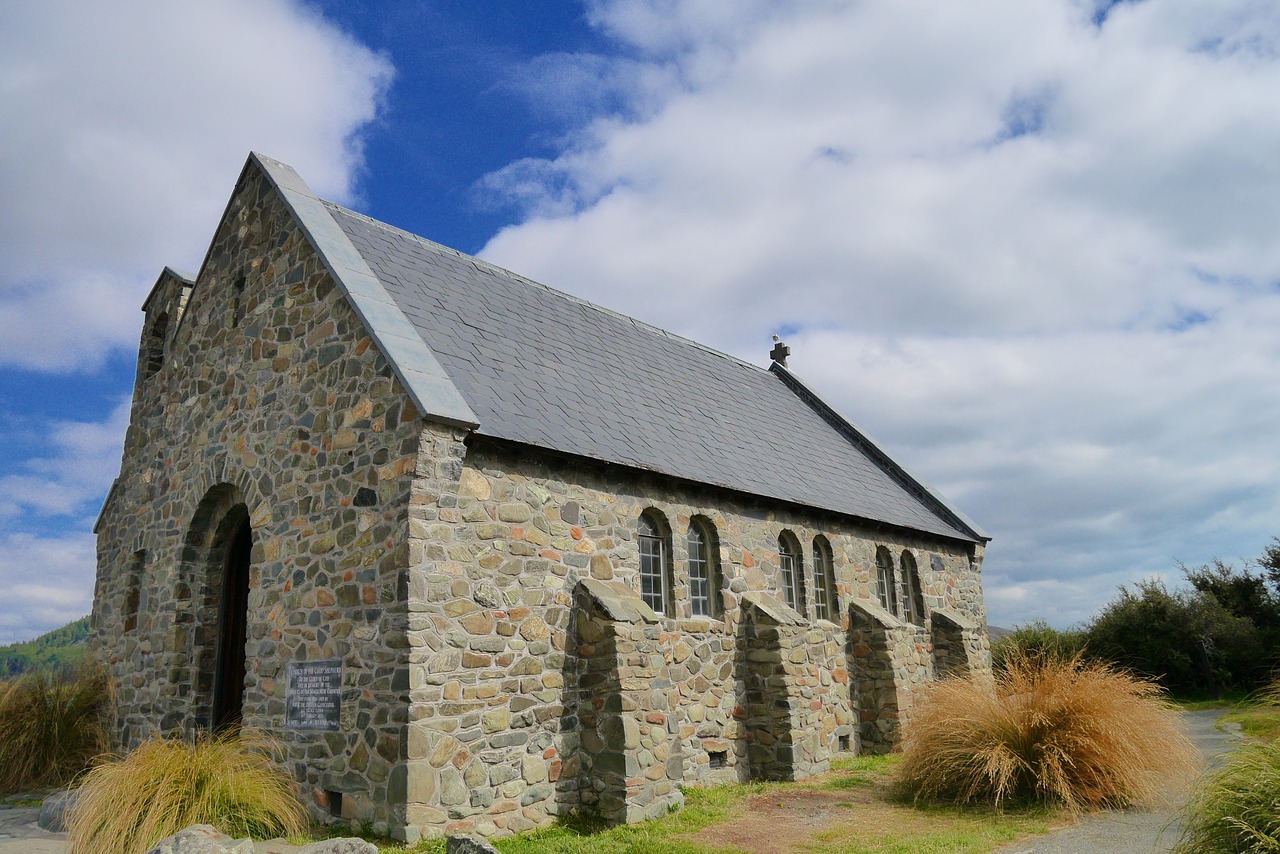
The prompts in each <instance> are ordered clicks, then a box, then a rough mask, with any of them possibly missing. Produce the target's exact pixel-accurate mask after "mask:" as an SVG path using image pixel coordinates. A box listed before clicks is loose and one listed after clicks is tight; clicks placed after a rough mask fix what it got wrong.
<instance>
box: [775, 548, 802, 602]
mask: <svg viewBox="0 0 1280 854" xmlns="http://www.w3.org/2000/svg"><path fill="white" fill-rule="evenodd" d="M778 566H779V569H781V570H782V598H783V599H784V600H785V601H786V603H787V604H788V605H790V606H791V607H792V608H794V609H796V610H797V611H799V612H800V613H801V614H803V613H804V586H803V584H804V582H803V580H802V579H801V576H800V567H801V560H800V547H799V545H798V544H797V543H796V541H795V538H794V537H792V536H791V535H790V534H789V533H787V532H783V534H782V536H781V537H779V538H778Z"/></svg>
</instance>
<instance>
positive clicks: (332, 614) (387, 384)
mask: <svg viewBox="0 0 1280 854" xmlns="http://www.w3.org/2000/svg"><path fill="white" fill-rule="evenodd" d="M186 290H187V289H186V285H185V283H184V282H183V281H182V280H181V279H178V278H176V277H173V276H171V275H168V274H166V275H165V276H163V277H162V278H161V280H160V282H159V284H158V287H157V290H156V291H155V292H154V293H153V295H152V297H151V298H150V299H149V301H148V304H147V317H146V322H145V325H144V329H143V340H142V346H141V347H140V355H139V365H138V371H139V372H138V382H137V389H136V393H135V396H134V404H133V416H132V421H131V425H130V428H129V431H128V435H127V437H126V442H125V452H124V459H123V463H122V466H121V473H120V477H119V478H118V480H117V482H116V486H115V487H114V488H113V490H112V493H111V496H110V498H109V499H108V502H107V505H106V507H105V508H104V512H103V515H102V518H101V520H100V523H99V526H98V534H99V540H98V578H97V590H96V594H95V605H94V630H93V638H92V644H93V648H94V650H95V654H96V655H97V656H98V657H99V658H101V659H102V660H103V661H105V662H106V663H107V664H108V666H109V668H110V672H111V673H112V676H113V678H114V681H115V684H116V692H115V698H116V705H117V718H116V719H117V726H116V730H115V732H114V734H113V742H114V746H115V747H116V748H117V749H123V748H128V747H130V746H134V745H136V744H138V743H139V742H140V741H141V740H142V739H144V738H146V737H148V736H151V735H154V734H158V733H162V732H166V733H168V732H192V731H194V730H195V729H197V728H199V727H202V726H207V725H208V723H209V714H210V703H211V696H210V693H211V690H212V684H211V683H212V673H213V668H214V664H215V657H216V656H215V653H214V649H215V645H216V640H217V634H218V601H219V597H220V593H221V585H222V571H223V561H224V557H225V554H224V553H225V550H226V547H227V538H228V536H229V532H230V531H231V530H233V528H234V525H235V524H238V523H239V521H240V520H242V519H243V518H245V517H247V518H248V519H249V521H250V523H251V526H252V541H253V545H252V553H251V562H252V571H251V575H250V590H249V598H248V616H249V631H248V639H247V649H246V652H247V656H248V673H247V676H246V679H245V688H244V722H245V724H246V725H247V726H249V727H261V728H263V729H265V730H268V731H269V732H271V733H272V734H273V735H275V736H276V737H278V738H281V739H283V742H284V747H285V761H286V765H287V767H288V768H289V769H290V770H292V771H293V772H294V773H295V774H296V776H297V777H298V779H299V780H300V781H301V782H302V783H303V786H304V791H305V792H306V793H307V797H308V799H309V800H311V799H312V797H313V796H314V803H315V805H316V807H315V808H316V813H317V816H320V815H325V814H327V812H328V811H329V809H330V807H331V805H330V804H329V802H328V794H327V793H328V792H338V793H342V794H343V795H344V797H343V799H342V813H343V814H344V815H346V816H348V817H352V818H358V819H361V820H366V821H371V822H373V823H374V825H375V827H377V828H379V829H380V830H386V829H389V828H390V829H394V827H395V826H397V825H402V824H403V815H402V814H401V815H395V814H394V813H395V812H396V810H395V809H394V808H393V806H392V805H394V804H397V803H399V804H403V802H404V797H405V796H404V793H403V791H402V789H403V785H404V782H403V781H404V777H405V769H404V739H403V736H404V731H405V727H406V724H407V718H406V716H407V712H408V704H407V699H406V694H407V691H408V687H409V684H408V676H409V669H408V661H407V653H406V647H407V644H406V631H407V624H406V610H405V604H404V603H405V587H406V576H405V569H406V566H407V562H408V544H407V541H408V505H409V493H410V487H411V484H412V481H413V476H414V475H413V466H414V463H415V460H416V456H417V450H418V434H419V431H420V429H421V419H420V418H419V417H418V415H417V413H415V412H414V411H413V410H412V408H411V407H410V406H408V405H407V404H406V402H405V401H406V397H405V395H404V393H403V391H402V390H401V389H400V387H399V385H398V383H397V382H396V381H395V380H394V379H393V375H392V372H391V371H390V369H389V366H388V365H387V364H386V362H385V360H384V359H383V357H382V356H381V355H380V354H379V353H378V351H377V348H376V347H375V346H373V345H372V343H371V341H370V339H369V338H368V337H367V335H366V334H365V332H364V331H363V329H362V327H361V325H360V323H359V321H358V320H357V318H356V317H355V315H354V314H353V313H352V311H351V310H350V308H349V306H348V304H347V302H346V300H345V298H344V297H343V296H342V294H341V293H340V292H339V291H338V290H337V288H336V287H335V285H334V283H333V282H332V280H331V278H330V276H329V274H328V273H327V272H326V271H325V269H324V267H323V265H322V263H321V261H320V259H319V258H317V256H316V255H315V253H314V252H313V251H312V248H311V246H310V244H309V243H308V241H307V240H306V238H305V237H304V235H303V234H302V233H301V232H300V231H299V230H298V229H297V227H296V226H295V224H294V222H293V220H292V218H291V216H290V215H289V213H288V212H287V210H286V209H285V207H284V206H283V204H282V202H281V201H280V200H279V198H278V197H277V196H276V194H275V192H274V190H273V189H271V188H270V187H269V185H268V183H267V182H266V181H264V180H263V178H262V176H261V175H260V174H258V173H257V171H256V169H254V168H252V167H251V168H249V169H247V170H246V173H245V175H244V177H243V178H242V180H241V183H240V185H239V186H238V187H237V190H236V192H235V195H234V197H233V199H232V201H231V203H230V205H229V207H228V211H227V218H226V220H225V221H224V223H223V225H222V227H221V228H220V230H219V231H218V233H217V235H216V236H215V239H214V242H213V245H212V247H211V249H210V251H209V256H208V260H207V262H206V265H205V267H204V269H203V270H202V271H201V274H200V277H199V281H198V283H197V284H196V285H195V287H194V288H193V289H191V291H190V293H189V294H188V293H187V292H186ZM162 315H163V316H164V323H163V326H164V334H163V336H158V335H156V336H153V334H152V333H153V330H155V329H156V327H157V324H159V323H160V318H161V316H162ZM130 613H132V616H130ZM321 659H338V660H340V661H341V662H342V667H343V673H342V686H343V687H342V704H341V729H340V731H338V732H291V731H287V730H285V728H284V700H285V696H284V693H285V681H284V680H285V672H286V668H287V665H288V664H289V663H290V662H294V661H308V660H321ZM397 779H398V781H399V783H398V788H399V789H401V791H397ZM401 813H402V808H401Z"/></svg>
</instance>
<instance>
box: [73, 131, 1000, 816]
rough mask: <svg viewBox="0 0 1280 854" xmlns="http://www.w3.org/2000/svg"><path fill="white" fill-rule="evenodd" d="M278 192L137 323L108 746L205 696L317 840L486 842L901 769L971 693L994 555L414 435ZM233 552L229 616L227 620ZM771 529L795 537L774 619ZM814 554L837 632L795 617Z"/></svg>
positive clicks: (606, 468) (275, 179) (101, 618)
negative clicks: (915, 601) (301, 699)
mask: <svg viewBox="0 0 1280 854" xmlns="http://www.w3.org/2000/svg"><path fill="white" fill-rule="evenodd" d="M286 168H287V167H286ZM291 174H292V173H287V174H286V173H283V172H281V170H280V167H279V165H278V164H277V165H274V166H273V165H272V163H271V162H270V161H266V160H263V159H261V158H256V156H255V158H251V160H250V163H249V164H248V165H247V166H246V168H245V171H244V173H243V175H242V177H241V179H240V182H239V184H238V185H237V187H236V190H235V193H234V195H233V197H232V199H231V201H230V203H229V205H228V208H227V211H226V214H225V216H224V218H223V220H222V222H221V224H220V226H219V228H218V230H217V232H216V234H215V237H214V240H213V243H212V245H211V247H210V249H209V254H208V256H207V258H206V260H205V263H204V265H203V266H202V268H201V270H200V272H199V275H198V276H197V278H196V279H195V280H188V279H185V278H183V277H182V276H180V275H179V274H177V273H174V272H173V271H171V270H166V271H165V272H164V273H163V274H162V275H161V276H160V278H159V280H158V282H157V284H156V287H155V289H154V290H153V292H152V294H151V296H150V297H149V298H148V300H147V303H146V305H145V307H144V310H145V313H146V319H145V322H144V327H143V333H142V341H141V344H140V348H139V356H138V380H137V386H136V389H135V394H134V400H133V413H132V418H131V423H130V427H129V432H128V435H127V438H126V444H125V451H124V457H123V461H122V464H121V472H120V476H119V477H118V478H117V480H116V483H115V485H114V486H113V488H112V491H111V493H110V495H109V496H108V499H107V502H106V504H105V506H104V508H103V512H102V515H101V517H100V519H99V524H98V526H97V528H96V531H97V534H98V561H99V569H98V579H97V588H96V592H95V605H94V620H93V637H92V645H93V649H94V650H95V654H96V655H97V656H98V657H99V658H100V659H101V660H102V661H104V662H105V663H106V664H107V666H108V667H109V669H110V672H111V674H112V677H113V679H114V682H115V684H116V695H115V697H116V707H117V708H116V711H117V714H116V723H115V729H114V736H113V738H114V741H115V744H116V746H117V747H118V748H120V749H128V748H130V747H134V746H136V745H138V744H139V743H141V741H143V740H144V739H147V738H150V737H153V736H160V735H184V736H190V735H193V734H195V733H197V732H199V731H202V730H204V729H207V728H209V727H210V725H211V724H212V723H213V721H214V714H215V700H216V697H217V696H218V694H219V692H223V694H226V692H228V691H231V692H232V696H233V697H234V696H235V693H236V692H238V691H240V690H241V689H242V691H243V695H242V700H241V712H242V714H241V716H240V723H239V725H241V726H244V727H247V728H252V729H258V730H263V731H266V732H269V733H271V734H272V735H273V736H275V737H277V738H279V739H280V741H281V748H282V755H283V760H282V761H283V762H284V764H285V767H287V768H288V769H289V771H290V772H291V773H292V774H293V775H294V777H295V778H296V780H297V782H298V784H299V787H300V789H301V791H302V792H303V793H304V796H305V798H306V799H307V801H308V802H309V803H310V804H311V806H312V809H313V810H314V814H315V817H316V818H317V819H321V820H335V821H348V820H355V821H361V822H370V823H372V825H373V826H374V828H375V829H376V830H378V831H380V832H385V833H390V834H393V835H395V836H397V837H399V838H402V839H406V840H409V841H413V840H416V839H417V838H418V837H419V836H421V835H424V834H426V835H441V834H446V833H450V834H452V833H477V834H480V835H482V836H490V837H492V836H502V835H506V834H510V833H514V832H519V831H523V830H527V829H530V828H534V827H538V826H542V825H545V824H547V823H549V822H550V821H552V820H554V819H555V818H556V817H557V816H560V815H564V814H566V813H568V812H571V811H576V810H585V811H593V812H597V813H599V814H601V815H602V816H604V817H606V818H607V819H610V820H613V821H619V822H622V821H636V820H641V819H644V818H649V817H654V816H657V815H661V814H663V813H665V812H667V811H668V810H669V809H671V808H673V807H678V806H679V805H680V804H682V803H683V794H682V790H683V789H684V788H685V787H687V786H704V785H714V784H717V783H723V782H735V781H746V780H752V779H771V780H789V779H803V778H806V777H810V776H813V775H815V774H820V773H822V772H824V771H825V770H827V769H828V768H829V767H830V763H831V760H832V758H833V757H835V756H837V755H839V754H840V753H841V752H848V753H856V752H860V751H865V752H882V751H887V750H890V749H892V748H893V746H894V745H895V744H896V743H897V742H898V739H899V738H900V730H901V727H902V726H904V725H907V724H908V722H909V717H910V709H911V706H912V703H913V698H914V697H915V696H916V695H917V693H918V692H919V690H920V689H921V688H922V687H923V686H924V685H926V684H927V683H928V682H929V681H931V680H933V679H935V678H937V677H938V676H940V675H947V674H952V673H970V672H972V673H977V674H982V673H986V672H988V671H989V654H988V647H987V641H986V635H985V630H984V628H983V627H984V625H985V612H984V608H983V602H982V588H981V572H980V567H981V563H982V555H983V546H984V543H985V540H982V539H980V538H968V539H966V538H965V537H961V536H959V535H957V536H944V535H940V534H938V533H936V532H934V533H929V532H924V531H917V530H913V529H911V528H909V527H905V526H902V525H893V524H886V523H884V522H881V521H875V520H870V519H863V518H859V517H856V516H851V515H848V514H842V513H837V512H832V511H829V510H823V509H819V508H815V507H807V506H802V505H799V504H795V503H788V502H783V501H778V500H774V499H769V498H765V497H760V496H755V495H751V494H747V493H744V492H742V491H740V490H734V489H729V488H725V487H721V486H715V485H708V484H702V483H697V482H694V481H690V480H684V479H681V478H678V477H674V476H670V475H668V474H663V473H660V472H655V471H646V470H644V469H642V468H638V467H636V466H633V465H623V464H619V463H616V462H610V461H607V460H601V459H588V458H585V457H579V456H574V455H571V454H565V453H561V452H558V451H555V450H552V449H548V448H540V447H534V446H532V445H529V444H522V443H516V442H510V441H505V440H503V439H501V438H495V437H492V436H487V435H483V434H482V433H481V432H479V431H477V430H476V429H475V424H474V422H471V423H468V421H467V419H466V418H453V417H440V416H437V415H434V414H432V413H431V412H424V411H422V409H420V408H419V407H417V406H415V404H414V400H421V399H422V396H421V395H419V396H418V397H414V395H413V394H410V393H409V390H408V389H407V386H406V384H407V383H410V382H418V379H416V377H418V376H419V375H420V373H421V372H420V371H418V369H414V370H407V369H405V368H404V366H403V365H400V364H398V363H397V362H395V361H394V360H392V359H390V358H389V357H388V356H387V355H386V352H388V351H389V349H388V348H390V349H392V350H394V348H396V347H402V346H404V345H403V343H397V342H403V341H404V339H403V338H396V337H395V336H392V335H389V334H388V333H387V332H386V327H385V326H383V327H381V329H380V330H379V328H371V324H373V326H374V327H377V326H378V324H383V323H385V322H386V321H385V320H379V319H378V318H380V317H383V316H384V315H383V313H385V312H386V311H387V309H385V308H383V307H379V306H372V307H371V305H370V304H369V303H367V302H366V303H361V302H360V299H358V298H357V296H353V294H352V291H351V288H350V285H349V284H348V283H346V281H345V279H344V278H343V277H344V276H345V275H346V273H344V272H343V271H344V270H348V269H353V268H355V267H358V266H359V264H358V263H357V262H356V261H355V260H352V258H351V257H350V256H342V257H343V258H345V259H346V260H335V258H337V257H338V256H339V255H340V253H341V252H342V251H346V250H344V249H343V248H342V247H341V246H339V247H337V248H335V247H334V246H333V245H329V244H325V242H324V240H323V239H322V238H321V237H318V236H317V235H320V234H321V233H322V228H321V226H322V225H323V223H322V222H321V223H319V224H317V222H318V221H317V220H316V219H315V218H314V217H315V216H316V214H315V213H314V207H313V208H307V207H306V203H307V199H306V198H305V197H303V196H299V195H298V194H297V193H294V195H290V190H289V185H288V176H289V175H291ZM282 175H284V177H283V178H282V177H281V176H282ZM294 178H296V176H294ZM300 199H301V201H300ZM308 210H311V211H312V212H311V213H308V212H307V211H308ZM393 319H394V318H393ZM398 334H399V333H397V335H398ZM420 345H421V342H416V343H414V346H420ZM428 367H429V366H428ZM422 370H428V369H422ZM428 373H429V371H428ZM529 393H535V392H533V391H530V392H529ZM414 394H418V392H416V391H415V392H414ZM761 417H769V416H768V414H767V413H762V414H761ZM922 494H923V493H922ZM920 500H921V501H924V500H925V499H923V498H922V499H920ZM642 513H644V514H646V517H647V518H656V519H659V520H660V521H661V522H662V523H663V525H664V526H665V529H666V532H667V533H666V536H665V541H664V548H665V549H666V552H665V554H666V558H665V559H666V561H667V565H666V572H667V581H666V583H667V584H668V585H669V595H668V598H667V602H668V603H669V604H668V606H667V607H666V609H665V611H666V612H665V613H660V612H657V611H655V610H654V608H653V607H650V605H648V604H646V603H645V600H644V598H643V597H642V595H641V580H640V576H639V572H640V570H639V567H640V564H641V555H640V544H639V540H638V537H637V524H638V520H639V519H640V516H641V514H642ZM691 525H698V526H700V530H703V531H707V532H709V533H710V534H711V535H712V542H711V544H710V549H709V557H710V561H709V563H710V571H711V578H712V581H713V584H712V587H713V590H712V600H713V601H712V609H711V610H712V613H711V614H710V615H701V616H700V615H696V614H695V613H694V606H693V591H692V585H691V582H690V571H689V566H690V557H691V555H690V554H689V547H688V544H687V533H688V531H689V530H690V526H691ZM246 530H247V531H249V532H250V536H251V545H250V546H249V547H248V552H247V554H248V557H247V561H248V570H247V586H248V592H247V604H245V605H243V606H236V605H234V604H230V605H229V604H228V603H234V602H235V601H236V600H235V599H233V598H229V597H230V593H229V592H228V586H229V581H231V580H233V579H234V578H235V577H236V576H235V574H234V573H235V572H236V571H237V570H236V569H235V568H234V567H235V566H236V560H237V558H236V557H235V554H236V552H235V549H236V545H235V544H236V543H238V542H240V540H238V539H237V537H240V536H242V534H241V533H237V532H243V531H246ZM784 536H785V537H787V538H789V541H792V542H795V543H798V544H799V554H798V555H797V556H796V559H797V560H798V579H797V582H796V583H798V585H799V587H800V589H801V591H803V595H801V596H800V597H799V599H798V601H797V604H796V607H791V606H788V605H787V604H785V601H786V596H785V594H784V591H783V587H784V585H783V578H782V572H783V563H784V562H783V559H782V556H781V555H780V542H781V538H783V537H784ZM818 544H821V546H819V545H818ZM819 548H821V549H822V550H823V551H824V553H826V550H827V549H829V554H830V557H831V569H832V573H833V577H832V588H833V593H834V602H832V603H830V611H829V615H830V617H831V619H822V618H819V616H818V613H819V611H818V610H817V606H816V605H815V589H816V585H817V584H818V579H817V578H816V577H815V571H814V567H815V563H816V558H817V551H818V550H819ZM886 549H887V550H888V551H889V552H891V553H892V554H893V555H895V556H905V557H903V559H902V560H901V562H900V564H898V566H899V571H898V573H897V575H896V576H895V579H896V580H895V581H894V584H895V585H896V588H897V589H896V591H895V593H896V595H895V596H894V597H892V598H893V601H896V602H906V601H908V596H909V588H911V587H912V586H914V588H915V589H917V590H918V592H919V601H920V602H921V603H922V605H923V613H922V614H918V615H916V616H915V617H913V619H915V620H916V622H908V621H907V619H906V618H905V617H904V615H903V614H900V613H890V611H888V610H886V609H884V608H882V607H881V606H880V605H879V604H878V603H879V601H880V594H881V593H882V591H879V590H878V588H877V584H878V582H877V564H876V557H877V552H878V550H879V551H881V552H883V551H884V550H886ZM908 566H910V567H918V569H912V570H907V569H904V567H908ZM909 572H913V573H914V575H912V576H911V577H910V578H907V577H905V575H906V574H907V573H909ZM230 586H232V587H234V584H232V585H230ZM237 607H243V609H244V618H245V620H244V624H245V626H246V629H245V645H244V650H243V656H244V676H243V684H242V685H240V684H239V683H235V684H231V685H230V686H229V685H228V679H230V680H231V681H232V682H235V679H237V678H238V671H236V670H234V668H233V669H231V670H228V669H227V668H228V663H227V659H228V655H227V653H226V652H225V651H224V652H219V650H220V649H224V648H225V644H224V645H223V646H219V644H220V643H222V642H223V639H224V638H225V637H226V632H227V631H229V629H228V628H227V627H228V626H232V625H234V621H233V620H231V617H234V616H235V614H234V613H230V612H231V611H234V610H235V609H236V608H237ZM236 652H237V653H238V650H236ZM231 657H232V658H235V657H236V656H234V655H233V656H231ZM309 662H310V663H314V662H338V663H339V664H340V673H341V677H340V689H339V693H338V697H337V700H336V702H337V703H338V707H337V713H336V717H335V719H334V720H333V722H332V726H331V727H329V728H327V729H320V728H311V729H308V728H300V727H297V726H286V719H287V714H288V704H289V703H290V702H292V699H291V697H290V695H289V690H290V689H289V687H288V679H287V674H288V672H289V670H290V668H291V666H296V665H298V664H299V663H309ZM227 673H230V674H232V675H231V676H230V677H228V676H226V674H227Z"/></svg>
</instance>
